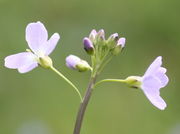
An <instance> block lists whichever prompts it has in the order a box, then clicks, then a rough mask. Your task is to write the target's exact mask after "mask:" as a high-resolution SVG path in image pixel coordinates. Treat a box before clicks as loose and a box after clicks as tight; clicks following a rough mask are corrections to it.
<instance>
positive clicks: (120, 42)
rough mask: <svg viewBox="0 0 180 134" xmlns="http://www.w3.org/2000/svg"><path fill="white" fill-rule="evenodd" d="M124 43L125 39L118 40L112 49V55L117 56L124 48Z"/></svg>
mask: <svg viewBox="0 0 180 134" xmlns="http://www.w3.org/2000/svg"><path fill="white" fill-rule="evenodd" d="M125 42H126V39H125V38H120V39H119V40H118V41H117V44H116V46H115V47H114V49H113V51H112V53H113V54H114V55H118V54H119V53H120V52H121V51H122V49H123V48H124V46H125Z"/></svg>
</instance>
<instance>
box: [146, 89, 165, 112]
mask: <svg viewBox="0 0 180 134" xmlns="http://www.w3.org/2000/svg"><path fill="white" fill-rule="evenodd" d="M153 90H159V89H153ZM144 94H145V95H146V97H147V98H148V99H149V101H150V102H151V103H152V104H153V105H154V106H156V107H157V108H159V109H160V110H164V109H165V108H166V106H167V105H166V102H165V101H164V100H163V99H162V98H161V96H160V95H159V94H157V93H155V92H152V89H148V88H146V89H144Z"/></svg>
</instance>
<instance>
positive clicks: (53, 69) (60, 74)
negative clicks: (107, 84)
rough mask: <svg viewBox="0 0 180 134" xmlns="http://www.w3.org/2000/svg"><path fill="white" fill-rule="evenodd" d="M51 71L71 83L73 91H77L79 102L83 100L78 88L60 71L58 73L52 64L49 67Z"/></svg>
mask: <svg viewBox="0 0 180 134" xmlns="http://www.w3.org/2000/svg"><path fill="white" fill-rule="evenodd" d="M50 69H51V70H52V71H53V72H55V73H56V74H58V75H59V76H60V77H61V78H63V79H64V80H65V81H66V82H67V83H68V84H69V85H71V86H72V87H73V88H74V89H75V91H76V92H77V93H78V95H79V97H80V100H81V102H82V101H83V99H82V96H81V93H80V92H79V90H78V88H77V87H76V86H75V85H74V84H73V83H72V82H71V81H70V80H69V79H67V78H66V77H65V76H64V75H63V74H62V73H60V72H59V71H58V70H57V69H56V68H54V67H53V66H51V68H50Z"/></svg>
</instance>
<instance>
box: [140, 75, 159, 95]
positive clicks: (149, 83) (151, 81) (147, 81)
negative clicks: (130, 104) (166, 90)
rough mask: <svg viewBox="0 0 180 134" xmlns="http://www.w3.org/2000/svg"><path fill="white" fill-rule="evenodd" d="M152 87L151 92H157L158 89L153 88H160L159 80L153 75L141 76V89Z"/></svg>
mask: <svg viewBox="0 0 180 134" xmlns="http://www.w3.org/2000/svg"><path fill="white" fill-rule="evenodd" d="M146 88H148V89H152V90H151V91H152V92H156V93H157V91H158V92H159V90H155V89H160V88H161V81H160V80H159V79H158V78H156V77H154V76H147V77H143V80H142V89H146Z"/></svg>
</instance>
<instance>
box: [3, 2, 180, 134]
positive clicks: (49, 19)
mask: <svg viewBox="0 0 180 134" xmlns="http://www.w3.org/2000/svg"><path fill="white" fill-rule="evenodd" d="M179 5H180V2H179V0H173V1H170V0H151V1H143V0H139V1H133V0H111V1H110V0H90V1H87V0H30V1H26V0H14V1H12V0H0V18H1V19H0V61H1V62H0V63H1V67H0V134H71V133H72V131H73V127H74V122H75V118H76V113H77V110H78V107H79V98H78V96H77V94H76V93H75V92H74V91H73V89H72V88H71V87H70V86H69V85H68V84H67V83H66V82H65V81H64V80H62V79H60V78H59V77H58V76H56V74H54V73H53V72H51V71H48V70H44V69H42V68H40V67H38V68H36V69H35V70H33V71H32V72H29V73H27V74H19V73H18V72H17V70H9V69H6V68H4V67H3V64H4V61H3V60H4V57H5V56H7V55H10V54H14V53H18V52H22V51H24V50H25V49H26V48H27V47H28V46H27V43H26V41H25V28H26V25H27V24H28V23H30V22H35V21H41V22H43V23H44V24H45V26H46V28H47V29H48V32H49V36H51V35H52V34H53V33H54V32H58V33H59V34H60V35H61V40H60V42H59V43H58V45H57V48H56V50H55V51H54V52H53V53H52V55H51V57H52V59H53V60H54V64H55V67H57V68H58V69H59V70H61V72H63V74H65V75H66V76H67V77H68V78H69V79H71V80H72V81H73V82H74V83H75V84H76V85H77V86H78V87H79V88H80V89H81V92H82V93H84V91H85V88H86V85H87V83H88V79H89V75H90V73H89V72H87V73H78V72H75V71H72V70H69V69H68V68H66V66H65V61H64V59H65V57H66V56H67V55H69V54H75V55H78V56H80V57H82V58H83V59H86V60H88V61H90V59H89V56H88V55H87V54H86V53H85V52H84V50H83V47H82V39H83V37H85V36H88V34H89V32H90V31H91V30H92V29H94V28H95V29H101V28H103V29H105V31H106V35H107V36H109V35H110V34H111V33H115V32H118V33H119V34H120V35H121V36H125V37H126V38H127V43H126V47H125V49H124V51H123V53H122V54H121V55H119V56H117V57H115V58H114V59H113V60H112V61H111V63H110V64H109V65H108V66H107V67H106V69H105V70H104V71H103V73H102V74H101V76H100V77H99V79H101V78H126V77H127V76H129V75H142V74H143V73H144V72H145V70H146V68H147V67H148V66H149V64H150V63H151V62H152V61H153V60H154V59H155V58H156V57H157V56H159V55H161V56H163V66H165V67H166V68H167V69H168V72H167V75H168V76H169V78H170V82H169V84H168V86H167V87H165V88H164V89H162V90H161V95H162V97H163V98H164V99H165V101H166V102H167V104H168V107H167V109H166V110H165V111H160V110H158V109H157V108H155V107H153V106H152V105H151V104H150V103H149V101H148V100H147V99H146V97H145V96H144V94H143V93H142V92H141V91H140V90H134V89H130V88H127V87H126V86H125V85H122V84H118V83H105V84H103V85H100V86H99V87H98V88H96V89H95V90H94V92H93V96H92V98H91V101H90V103H89V105H88V109H87V112H86V115H85V120H84V122H83V128H82V134H180V125H179V124H180V104H179V103H180V85H179V79H180V71H179V68H180V61H179V57H180V45H179V44H180V39H179V37H180V26H179V24H180V17H179V12H180V8H179Z"/></svg>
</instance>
